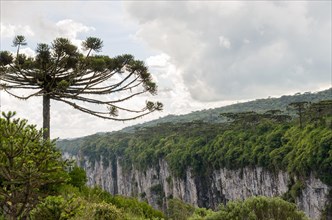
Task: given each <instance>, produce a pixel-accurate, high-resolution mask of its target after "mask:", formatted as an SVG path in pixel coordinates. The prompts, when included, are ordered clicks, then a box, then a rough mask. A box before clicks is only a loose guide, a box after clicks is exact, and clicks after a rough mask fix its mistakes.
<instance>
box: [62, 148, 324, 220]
mask: <svg viewBox="0 0 332 220" xmlns="http://www.w3.org/2000/svg"><path fill="white" fill-rule="evenodd" d="M65 157H73V158H74V159H76V160H77V162H78V164H79V165H80V166H81V167H83V168H84V169H85V170H86V172H87V176H88V185H90V186H95V185H98V186H101V187H102V188H103V189H104V190H106V191H108V192H110V193H112V194H120V195H125V196H133V197H138V198H139V199H141V200H145V201H147V202H148V203H149V204H150V205H152V206H153V207H154V208H157V209H165V208H166V204H167V203H166V200H167V199H169V198H179V199H181V200H183V201H185V202H187V203H190V204H192V205H195V206H199V207H207V208H216V207H217V206H218V204H220V203H224V204H225V203H226V202H227V201H230V200H235V199H246V198H248V197H250V196H256V195H264V196H269V197H272V196H281V195H283V194H284V193H286V192H287V191H288V190H289V189H288V183H289V182H290V178H291V177H290V176H289V175H288V174H287V173H286V172H282V171H279V172H277V173H271V172H269V171H267V170H265V169H263V168H260V167H256V168H243V169H241V170H228V169H220V170H215V171H214V172H213V173H212V174H211V175H209V176H202V175H196V176H194V175H193V173H192V172H191V170H190V169H188V170H187V171H186V174H185V176H184V178H181V179H180V178H176V177H173V176H172V174H171V172H170V169H169V167H168V164H167V162H166V161H165V160H160V161H159V164H158V166H156V167H154V168H149V169H147V170H146V171H139V170H137V169H135V167H132V168H131V169H127V170H124V168H123V167H122V166H121V163H120V161H121V158H117V159H116V161H109V162H107V164H103V161H105V160H103V158H102V157H101V158H100V160H97V161H94V162H91V161H89V159H88V158H87V157H83V156H80V157H78V156H70V155H68V154H66V155H65ZM328 192H329V187H328V186H327V185H325V184H324V183H322V182H321V181H320V180H319V179H316V178H314V177H313V176H310V177H309V178H308V179H307V180H306V181H305V184H304V188H303V189H302V191H301V193H300V195H299V196H298V198H297V199H296V203H297V205H298V207H299V208H300V209H301V210H303V211H304V212H305V213H306V214H307V215H308V216H309V217H310V218H312V219H319V217H320V215H321V211H322V209H323V208H324V207H325V205H326V203H327V195H328Z"/></svg>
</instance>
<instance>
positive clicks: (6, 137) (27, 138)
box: [0, 113, 163, 220]
mask: <svg viewBox="0 0 332 220" xmlns="http://www.w3.org/2000/svg"><path fill="white" fill-rule="evenodd" d="M14 115H15V113H8V114H3V116H4V118H0V186H1V187H0V219H15V220H16V219H31V220H44V219H47V220H53V219H54V220H59V219H61V220H66V219H72V220H75V219H77V220H78V219H81V220H85V219H86V220H90V219H98V220H102V219H105V220H106V219H114V220H116V219H118V220H122V219H128V220H129V219H142V220H143V219H161V218H163V214H162V213H161V212H160V211H157V210H154V209H153V208H152V207H151V206H149V205H148V204H147V203H143V202H139V201H138V200H137V199H134V198H125V197H122V196H112V195H110V194H109V193H107V192H105V191H102V190H101V189H98V188H94V189H91V188H88V187H86V186H85V183H86V174H85V171H84V170H82V169H81V168H78V167H70V165H71V163H69V162H67V161H64V160H63V159H62V155H61V152H60V151H59V150H57V149H56V147H55V143H54V142H50V141H49V140H43V138H42V131H40V130H37V129H36V128H35V126H33V125H28V124H27V121H26V120H21V119H13V116H14Z"/></svg>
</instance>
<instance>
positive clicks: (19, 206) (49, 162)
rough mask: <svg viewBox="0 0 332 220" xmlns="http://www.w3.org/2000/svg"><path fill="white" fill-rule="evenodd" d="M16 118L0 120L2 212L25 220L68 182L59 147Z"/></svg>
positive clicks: (11, 114) (5, 115) (10, 114)
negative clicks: (41, 200) (41, 201)
mask: <svg viewBox="0 0 332 220" xmlns="http://www.w3.org/2000/svg"><path fill="white" fill-rule="evenodd" d="M14 115H15V113H11V112H9V113H8V114H3V117H4V118H0V209H1V212H2V214H3V215H4V216H5V217H6V218H7V219H19V218H25V217H26V216H27V215H28V214H29V212H30V211H31V210H32V209H33V208H34V207H35V206H36V205H37V204H38V202H39V201H40V199H42V198H44V197H46V196H47V195H49V194H52V193H54V192H53V190H54V188H55V187H56V186H58V185H59V184H61V183H64V182H65V181H66V180H67V178H68V174H67V173H66V172H65V167H66V162H65V161H63V160H62V159H61V153H60V152H59V151H58V150H57V149H56V148H55V143H54V142H50V141H44V140H43V139H42V132H41V131H40V130H37V129H36V127H35V126H32V125H28V124H27V121H26V120H20V119H13V116H14Z"/></svg>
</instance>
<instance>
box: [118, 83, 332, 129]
mask: <svg viewBox="0 0 332 220" xmlns="http://www.w3.org/2000/svg"><path fill="white" fill-rule="evenodd" d="M329 99H332V88H330V89H327V90H323V91H319V92H315V93H311V92H305V93H303V94H301V93H296V94H295V95H284V96H281V97H279V98H266V99H256V100H254V101H249V102H244V103H237V104H233V105H228V106H224V107H219V108H214V109H206V110H201V111H195V112H192V113H189V114H185V115H168V116H165V117H163V118H159V119H156V120H152V121H149V122H146V123H142V124H137V125H133V126H130V127H126V128H124V129H122V131H125V132H130V131H133V130H135V129H136V128H139V127H152V126H155V125H157V124H161V123H183V122H190V121H196V120H202V121H205V122H213V123H219V122H223V119H222V118H221V117H220V113H224V112H246V111H255V112H258V113H262V112H265V111H268V110H272V109H279V110H282V111H284V112H287V106H288V105H289V104H290V103H292V102H300V101H307V102H312V103H314V102H319V101H322V100H329ZM290 114H292V113H290Z"/></svg>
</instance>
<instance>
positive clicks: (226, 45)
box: [219, 36, 231, 49]
mask: <svg viewBox="0 0 332 220" xmlns="http://www.w3.org/2000/svg"><path fill="white" fill-rule="evenodd" d="M219 45H220V46H221V47H224V48H226V49H230V48H231V42H230V41H229V39H227V38H226V37H224V36H219Z"/></svg>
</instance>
